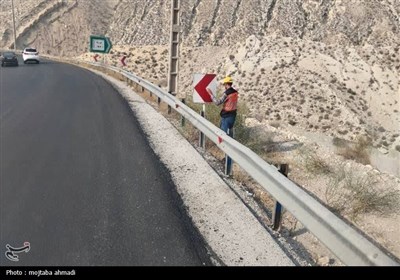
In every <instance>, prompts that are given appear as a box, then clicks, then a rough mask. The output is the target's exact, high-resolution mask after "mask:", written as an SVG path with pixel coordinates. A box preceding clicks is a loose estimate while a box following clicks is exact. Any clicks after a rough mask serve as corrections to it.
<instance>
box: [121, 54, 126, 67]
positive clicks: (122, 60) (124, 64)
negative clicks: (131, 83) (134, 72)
mask: <svg viewBox="0 0 400 280" xmlns="http://www.w3.org/2000/svg"><path fill="white" fill-rule="evenodd" d="M125 59H126V56H125V55H124V56H123V57H122V58H121V63H122V66H126V63H125Z"/></svg>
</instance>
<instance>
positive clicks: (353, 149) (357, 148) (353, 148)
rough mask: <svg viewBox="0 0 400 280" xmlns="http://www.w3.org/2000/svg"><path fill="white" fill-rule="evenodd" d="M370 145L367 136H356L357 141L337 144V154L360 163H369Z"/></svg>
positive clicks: (370, 141) (370, 142)
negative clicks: (341, 144)
mask: <svg viewBox="0 0 400 280" xmlns="http://www.w3.org/2000/svg"><path fill="white" fill-rule="evenodd" d="M371 146H372V140H371V139H370V138H368V137H362V136H361V137H358V139H357V142H356V143H353V144H352V145H350V144H349V145H345V146H339V150H338V152H337V154H338V155H340V156H343V157H344V158H345V159H350V160H354V161H356V162H358V163H361V164H365V165H366V164H370V163H371V159H370V157H369V149H370V147H371Z"/></svg>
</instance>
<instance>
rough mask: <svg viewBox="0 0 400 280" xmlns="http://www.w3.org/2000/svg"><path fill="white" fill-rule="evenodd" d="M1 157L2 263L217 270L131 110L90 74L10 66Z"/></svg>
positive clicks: (55, 66) (0, 84) (0, 77)
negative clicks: (10, 251)
mask: <svg viewBox="0 0 400 280" xmlns="http://www.w3.org/2000/svg"><path fill="white" fill-rule="evenodd" d="M0 149H1V150H0V216H1V224H0V234H1V235H0V260H1V265H3V266H4V265H6V266H8V265H19V266H36V265H40V266H42V265H44V266H47V265H51V266H53V265H54V266H58V265H63V266H75V265H82V266H86V265H89V266H92V265H95V266H97V265H98V266H100V265H107V266H116V265H118V266H133V265H157V266H158V265H179V266H181V265H202V264H204V263H205V264H210V263H209V259H208V256H207V254H206V253H205V249H204V244H203V243H202V241H201V239H200V238H199V237H198V234H197V232H196V230H195V229H194V228H193V227H192V225H191V223H190V222H188V218H187V216H186V215H185V212H184V211H183V210H182V203H181V200H180V199H179V197H178V195H177V193H176V190H175V186H174V185H173V183H172V181H171V178H170V175H169V174H168V171H167V170H166V168H165V167H164V166H163V165H162V164H161V163H160V161H159V159H158V158H157V156H156V155H155V154H154V153H153V151H152V150H151V148H150V146H149V144H148V143H147V140H146V137H145V136H144V135H143V132H142V130H141V128H140V126H139V124H138V122H137V121H136V119H135V116H134V115H133V113H132V112H131V110H130V108H129V106H128V104H127V103H126V102H125V101H124V100H123V99H122V98H121V97H120V96H119V94H118V93H117V92H116V91H115V90H114V89H113V88H112V86H111V85H109V84H108V83H107V82H106V81H104V80H103V79H101V78H99V77H98V76H96V75H94V74H93V73H91V72H90V71H87V70H84V69H80V68H77V67H74V66H71V65H65V64H60V63H55V62H46V61H44V62H43V63H41V64H40V65H35V64H32V65H24V64H20V66H19V67H7V68H0ZM24 242H29V243H30V250H29V252H22V253H19V254H18V256H19V261H18V262H11V261H10V260H8V259H7V258H6V257H5V252H6V251H7V250H6V245H7V244H9V245H11V246H13V247H22V246H23V244H24Z"/></svg>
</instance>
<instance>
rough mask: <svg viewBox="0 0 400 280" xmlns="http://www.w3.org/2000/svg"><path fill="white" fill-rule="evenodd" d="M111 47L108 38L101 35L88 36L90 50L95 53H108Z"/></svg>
mask: <svg viewBox="0 0 400 280" xmlns="http://www.w3.org/2000/svg"><path fill="white" fill-rule="evenodd" d="M111 48H112V44H111V41H110V38H108V37H103V36H90V51H91V52H96V53H109V52H110V50H111Z"/></svg>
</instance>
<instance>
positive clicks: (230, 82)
mask: <svg viewBox="0 0 400 280" xmlns="http://www.w3.org/2000/svg"><path fill="white" fill-rule="evenodd" d="M222 84H223V85H224V84H233V80H232V78H231V77H226V78H225V79H223V80H222Z"/></svg>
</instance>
